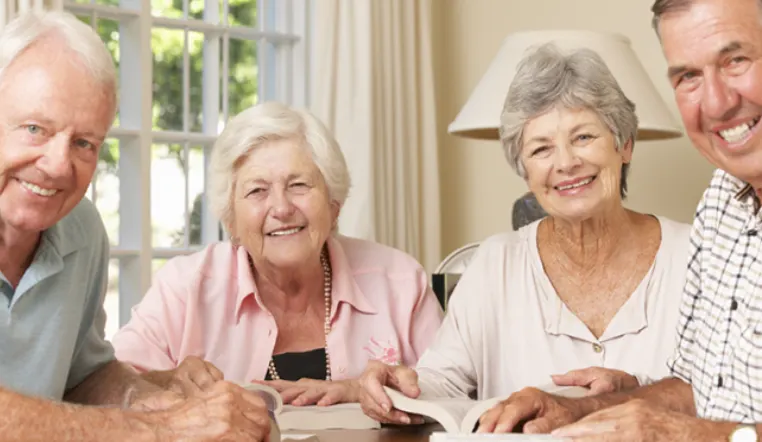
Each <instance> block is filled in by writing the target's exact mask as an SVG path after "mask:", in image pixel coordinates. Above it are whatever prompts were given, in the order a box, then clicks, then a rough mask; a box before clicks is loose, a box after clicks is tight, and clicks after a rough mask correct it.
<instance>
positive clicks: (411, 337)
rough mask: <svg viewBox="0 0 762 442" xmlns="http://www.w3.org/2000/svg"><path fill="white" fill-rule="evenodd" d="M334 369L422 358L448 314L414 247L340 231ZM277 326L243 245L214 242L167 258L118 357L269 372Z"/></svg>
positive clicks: (155, 366) (238, 376)
mask: <svg viewBox="0 0 762 442" xmlns="http://www.w3.org/2000/svg"><path fill="white" fill-rule="evenodd" d="M328 251H329V254H330V260H331V267H332V271H333V288H332V306H331V332H330V334H329V335H328V338H327V341H328V353H329V354H330V356H331V357H330V362H331V374H332V378H333V379H335V380H341V379H350V378H355V377H357V376H359V375H360V373H362V371H363V369H364V368H365V366H366V364H367V363H368V360H371V359H376V360H380V361H382V362H385V363H396V362H399V363H402V364H406V365H410V366H414V365H415V363H416V362H417V361H418V358H419V357H420V356H421V354H422V353H423V351H424V350H426V348H427V347H428V345H429V343H430V342H432V340H433V338H434V335H435V333H436V331H437V329H438V328H439V325H440V323H441V322H442V309H441V307H440V305H439V303H438V301H437V299H436V297H435V296H434V293H433V292H432V290H431V287H430V286H429V283H428V276H427V274H426V272H425V271H424V269H423V268H422V267H421V265H420V264H419V263H418V262H417V261H416V260H415V259H413V258H412V257H411V256H409V255H407V254H405V253H403V252H401V251H399V250H396V249H393V248H391V247H387V246H384V245H381V244H377V243H373V242H370V241H364V240H360V239H354V238H348V237H344V236H332V237H331V238H329V240H328ZM277 336H278V329H277V327H276V324H275V320H274V319H273V317H272V315H271V314H270V312H269V311H268V310H267V308H266V307H265V306H264V304H263V303H262V300H261V299H260V297H259V294H258V292H257V288H256V286H255V285H254V279H253V276H252V272H251V268H250V267H249V260H248V256H247V253H246V251H245V250H244V248H243V247H234V246H233V245H232V244H230V243H229V242H221V243H216V244H212V245H210V246H208V247H206V248H205V249H204V250H202V251H200V252H197V253H195V254H193V255H189V256H181V257H177V258H174V259H171V260H170V261H168V262H167V263H166V264H165V265H164V267H162V268H161V269H160V270H159V271H158V272H157V274H156V276H155V277H154V283H153V286H152V287H151V288H150V289H149V290H148V292H147V293H146V295H145V297H144V299H143V301H142V302H140V304H138V305H137V306H136V307H135V308H133V310H132V318H131V319H130V322H129V323H128V324H127V325H126V326H124V327H123V328H122V329H121V330H119V332H117V334H116V336H114V339H113V341H112V342H113V345H114V348H115V350H116V357H117V359H119V360H121V361H123V362H126V363H128V364H130V365H132V366H133V367H135V368H136V369H138V370H139V371H148V370H168V369H172V368H175V367H177V366H178V365H179V364H180V362H182V361H183V359H185V358H186V357H187V356H197V357H201V358H203V359H205V360H207V361H209V362H211V363H213V364H214V365H215V366H216V367H218V368H219V369H220V370H222V372H223V373H224V374H225V379H227V380H231V381H236V382H248V381H251V380H254V379H264V377H265V374H266V371H267V364H268V362H269V360H270V358H271V357H272V352H273V348H274V346H275V340H276V338H277Z"/></svg>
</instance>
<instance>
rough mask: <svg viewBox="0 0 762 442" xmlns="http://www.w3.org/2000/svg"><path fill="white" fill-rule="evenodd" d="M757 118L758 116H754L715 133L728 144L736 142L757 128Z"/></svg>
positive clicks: (747, 136)
mask: <svg viewBox="0 0 762 442" xmlns="http://www.w3.org/2000/svg"><path fill="white" fill-rule="evenodd" d="M759 120H760V117H756V118H754V119H752V120H749V121H747V122H745V123H741V124H739V125H737V126H735V127H731V128H728V129H723V130H719V131H717V132H715V133H716V134H717V136H719V137H720V138H722V139H723V140H724V141H725V142H726V143H728V144H738V143H740V142H743V141H745V140H746V139H747V138H749V137H750V136H751V134H752V133H753V132H754V130H755V129H756V128H757V123H759Z"/></svg>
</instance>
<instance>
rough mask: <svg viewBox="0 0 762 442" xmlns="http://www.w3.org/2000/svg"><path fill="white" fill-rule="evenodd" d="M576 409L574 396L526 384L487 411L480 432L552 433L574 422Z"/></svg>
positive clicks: (481, 420)
mask: <svg viewBox="0 0 762 442" xmlns="http://www.w3.org/2000/svg"><path fill="white" fill-rule="evenodd" d="M577 413H578V408H577V407H575V399H571V398H564V397H561V396H554V395H551V394H548V393H545V392H544V391H542V390H538V389H536V388H525V389H523V390H521V391H518V392H516V393H513V394H512V395H511V396H510V397H509V398H508V399H506V400H504V401H501V402H499V403H498V404H497V405H495V406H494V407H492V409H490V410H489V411H487V412H486V413H484V414H483V415H482V417H481V418H480V419H479V429H478V430H477V433H511V432H523V433H535V434H536V433H549V432H550V431H551V430H553V429H555V428H558V427H560V426H562V425H566V424H570V423H572V422H575V421H576V420H577V419H579V418H580V417H581V416H578V414H577Z"/></svg>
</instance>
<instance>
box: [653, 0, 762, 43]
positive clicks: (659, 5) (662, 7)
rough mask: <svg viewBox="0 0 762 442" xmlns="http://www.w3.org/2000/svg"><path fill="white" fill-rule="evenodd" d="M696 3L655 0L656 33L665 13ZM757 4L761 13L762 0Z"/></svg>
mask: <svg viewBox="0 0 762 442" xmlns="http://www.w3.org/2000/svg"><path fill="white" fill-rule="evenodd" d="M694 3H696V0H655V1H654V4H653V5H652V6H651V12H652V13H653V18H651V26H653V28H654V31H656V35H659V23H660V22H661V18H662V16H663V15H664V14H671V13H674V12H684V11H687V10H688V9H690V8H691V6H693V4H694ZM757 5H758V6H759V8H760V13H762V0H759V1H757Z"/></svg>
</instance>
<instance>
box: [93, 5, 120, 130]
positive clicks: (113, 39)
mask: <svg viewBox="0 0 762 442" xmlns="http://www.w3.org/2000/svg"><path fill="white" fill-rule="evenodd" d="M100 2H102V3H106V2H105V0H101V1H100ZM116 4H118V0H117V3H116ZM97 24H98V26H97V31H98V35H100V36H101V39H102V40H103V42H104V43H105V44H106V47H107V48H108V50H109V52H111V56H112V57H113V58H114V64H115V65H116V69H117V72H118V69H119V22H118V21H115V20H107V19H105V18H100V19H98V21H97ZM114 126H119V111H118V108H117V113H116V119H115V120H114Z"/></svg>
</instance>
